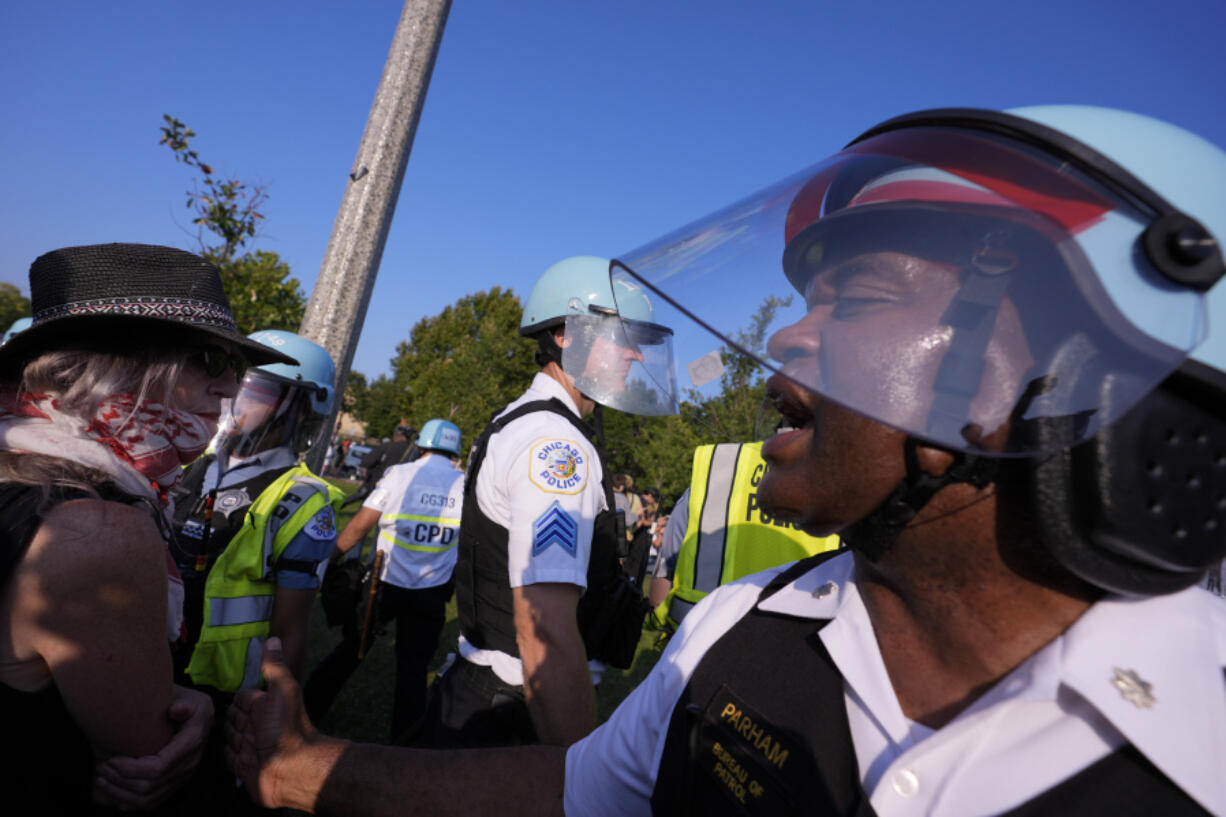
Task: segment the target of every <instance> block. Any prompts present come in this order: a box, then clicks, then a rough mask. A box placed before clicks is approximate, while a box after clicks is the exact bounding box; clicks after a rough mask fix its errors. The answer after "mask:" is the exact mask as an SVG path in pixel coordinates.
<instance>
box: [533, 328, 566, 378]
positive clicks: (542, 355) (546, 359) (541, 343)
mask: <svg viewBox="0 0 1226 817" xmlns="http://www.w3.org/2000/svg"><path fill="white" fill-rule="evenodd" d="M560 325H561V323H559V324H557V326H560ZM555 328H556V326H551V327H548V328H546V329H540V330H538V331H537V332H535V333H534V334H532V335H531V337H532V338H534V339H535V340H536V346H537V349H536V352H534V353H533V355H532V359H533V360H534V361H535V362H536V365H537V368H540V369H543V368H545V367H546V366H548V365H549V364H550V363H556V364H558V366H561V365H562V347H561V346H559V345H558V342H557V340H555V339H554V336H553V330H554V329H555Z"/></svg>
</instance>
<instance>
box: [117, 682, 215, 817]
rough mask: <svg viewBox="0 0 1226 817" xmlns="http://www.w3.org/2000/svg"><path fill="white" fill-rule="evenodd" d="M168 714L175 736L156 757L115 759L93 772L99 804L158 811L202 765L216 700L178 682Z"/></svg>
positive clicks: (129, 809) (128, 809)
mask: <svg viewBox="0 0 1226 817" xmlns="http://www.w3.org/2000/svg"><path fill="white" fill-rule="evenodd" d="M166 716H167V718H169V719H170V721H171V722H172V723H173V724H175V734H174V737H172V738H171V739H170V742H169V743H167V744H166V745H165V746H163V747H162V749H161V751H159V752H158V753H157V754H156V755H148V756H146V757H139V758H132V757H112V758H110V759H108V760H105V761H103V762H102V763H99V764H98V766H97V768H96V769H95V770H94V790H93V797H94V801H95V802H96V803H99V804H100V805H104V806H111V807H113V808H118V809H121V810H123V811H131V810H140V811H147V810H149V809H153V808H155V807H157V806H159V805H161V804H162V803H164V802H165V801H166V800H167V798H169V797H170V796H171V795H172V794H174V793H175V792H176V791H178V789H179V788H180V787H181V786H183V784H185V783H186V782H187V781H188V780H189V779H190V778H191V776H192V773H193V772H195V770H196V767H197V766H198V765H199V764H200V758H201V756H202V754H203V751H204V744H205V741H206V740H207V739H208V736H209V730H210V728H211V727H212V725H213V702H212V700H210V699H209V696H208V695H206V694H204V693H203V692H198V691H197V690H194V689H187V688H186V687H181V686H179V685H177V684H176V685H175V687H174V693H173V695H172V697H171V699H170V706H169V708H168V709H167V710H166Z"/></svg>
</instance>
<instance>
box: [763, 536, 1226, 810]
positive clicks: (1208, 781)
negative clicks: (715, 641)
mask: <svg viewBox="0 0 1226 817" xmlns="http://www.w3.org/2000/svg"><path fill="white" fill-rule="evenodd" d="M758 606H759V609H762V610H765V611H768V612H773V613H783V614H785V615H790V616H796V617H800V618H811V619H835V620H836V621H835V623H838V617H839V614H840V612H842V611H844V610H845V611H846V613H847V614H849V615H848V616H847V617H848V618H849V619H850V620H852V621H851V622H850V623H854V622H855V620H858V619H859V618H860V616H859V615H858V614H859V613H860V612H861V611H862V610H863V603H862V602H860V600H859V593H858V590H857V589H856V586H855V563H854V560H853V559H852V556H851V554H850V553H846V554H843V555H840V556H837V557H835V558H833V559H829V560H827V561H825V562H822V563H821V564H820V565H818V566H817V567H816V568H814V569H813V570H810V571H809V572H807V573H805V574H804V575H803V576H800V577H799V578H797V579H796V580H795V581H793V582H792V583H791V584H789V585H786V586H785V587H783V588H782V589H780V590H779V591H778V592H776V593H775V594H774V595H772V596H771V597H770V598H768V599H766V600H765V601H763V602H762V603H761V604H759V605H758ZM865 618H866V616H865ZM832 627H834V624H833V623H832V624H831V625H830V626H828V627H826V628H823V630H822V635H823V641H827V636H830V637H834V636H835V635H836V633H835V632H834V631H832V632H830V633H827V630H831V628H832ZM858 636H859V637H861V638H866V639H873V640H874V643H872V644H861V645H860V646H861V648H867V649H866V650H864V651H866V652H867V653H870V654H877V650H876V644H875V636H873V634H872V628H871V626H869V627H867V628H866V629H863V631H862V632H859V633H858ZM827 646H828V647H831V648H832V649H831V652H832V653H833V652H834V651H835V649H834V648H837V647H836V645H830V644H828V645H827ZM878 660H880V659H878ZM837 663H839V662H838V661H837V660H836V664H837ZM1223 665H1226V604H1224V603H1223V601H1222V600H1221V599H1218V598H1216V597H1215V596H1213V595H1212V594H1210V593H1207V592H1205V591H1204V590H1202V589H1201V588H1199V587H1191V588H1188V589H1187V590H1184V591H1182V592H1179V593H1175V594H1172V595H1168V596H1156V597H1152V598H1145V599H1129V598H1124V597H1120V596H1108V597H1106V598H1104V599H1102V600H1100V601H1098V602H1097V603H1096V604H1094V605H1093V606H1092V607H1090V609H1089V610H1087V611H1086V612H1085V614H1083V615H1082V616H1081V618H1079V619H1078V620H1077V621H1076V622H1074V624H1073V626H1072V627H1070V628H1069V629H1068V630H1067V631H1065V633H1064V634H1063V635H1062V636H1060V637H1059V638H1058V639H1056V640H1055V641H1053V642H1052V643H1051V644H1049V645H1047V646H1046V647H1044V648H1043V649H1042V650H1040V651H1039V652H1038V653H1036V654H1035V655H1034V656H1031V658H1030V659H1028V660H1027V661H1026V662H1023V664H1022V665H1021V666H1019V667H1018V668H1017V669H1016V670H1014V671H1013V673H1010V676H1008V677H1009V678H1013V677H1014V676H1019V677H1020V676H1024V678H1023V680H1024V679H1025V678H1030V679H1031V680H1029V681H1027V682H1026V684H1025V685H1026V686H1027V687H1028V691H1027V693H1026V694H1025V695H1024V696H1023V697H1034V696H1035V695H1041V696H1047V695H1054V694H1055V692H1056V690H1057V689H1058V687H1059V686H1060V685H1063V686H1065V687H1067V688H1068V689H1071V690H1073V691H1075V692H1076V693H1077V694H1078V695H1080V696H1081V697H1082V698H1083V699H1084V700H1085V701H1086V702H1087V703H1089V704H1090V705H1091V706H1093V707H1094V708H1095V709H1096V710H1098V712H1099V713H1100V714H1101V715H1102V716H1103V717H1104V718H1106V719H1107V720H1108V721H1110V723H1111V725H1112V726H1113V727H1114V728H1116V729H1117V730H1118V731H1119V732H1120V733H1121V734H1122V735H1124V737H1125V738H1126V739H1127V740H1128V742H1129V743H1131V744H1133V745H1134V746H1135V747H1136V748H1137V749H1138V750H1139V751H1140V752H1141V753H1142V754H1144V755H1145V756H1146V757H1147V758H1148V759H1149V760H1150V762H1151V763H1153V764H1154V765H1155V766H1157V767H1158V768H1159V769H1161V770H1162V772H1163V774H1165V775H1166V776H1167V777H1169V778H1170V779H1171V780H1173V781H1174V782H1175V783H1176V784H1177V785H1179V787H1180V788H1182V789H1183V790H1184V791H1186V792H1188V793H1189V794H1190V795H1191V796H1192V797H1193V798H1195V799H1196V800H1197V801H1199V802H1200V803H1201V804H1202V805H1204V806H1205V807H1206V808H1208V809H1209V810H1210V811H1213V812H1215V813H1226V775H1223V774H1222V771H1221V762H1222V761H1221V759H1222V758H1223V757H1226V728H1223V725H1224V724H1226V676H1224V674H1223ZM840 670H842V667H840ZM1117 670H1118V672H1117ZM869 674H870V675H871V673H869ZM1031 676H1035V678H1037V680H1035V678H1031ZM871 680H872V679H851V678H848V679H847V681H848V682H849V683H851V684H852V685H853V688H858V687H862V686H866V685H868V684H869V682H870V681H871ZM864 693H867V694H869V695H871V694H872V690H871V688H865V689H863V690H862V694H864ZM874 697H877V698H880V697H881V696H874ZM889 697H890V698H891V699H893V700H895V701H896V700H897V699H896V698H895V697H894V696H893V692H892V690H890V691H889ZM985 697H992V696H991V695H990V694H989V696H985Z"/></svg>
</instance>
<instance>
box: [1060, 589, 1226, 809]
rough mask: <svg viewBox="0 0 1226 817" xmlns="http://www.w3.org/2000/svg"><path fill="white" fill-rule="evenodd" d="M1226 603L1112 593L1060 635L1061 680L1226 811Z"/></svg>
mask: <svg viewBox="0 0 1226 817" xmlns="http://www.w3.org/2000/svg"><path fill="white" fill-rule="evenodd" d="M1224 645H1226V605H1223V603H1222V601H1221V600H1220V599H1217V598H1215V597H1214V596H1212V595H1210V594H1208V593H1206V592H1205V591H1203V590H1201V589H1200V588H1198V587H1191V588H1188V589H1187V590H1184V591H1182V592H1179V593H1174V594H1171V595H1168V596H1157V597H1153V598H1147V599H1130V598H1124V597H1120V596H1109V597H1107V598H1105V599H1103V600H1101V601H1099V602H1098V603H1097V604H1095V605H1094V606H1093V607H1091V608H1090V609H1089V610H1088V611H1086V613H1085V614H1084V615H1083V616H1082V617H1081V618H1080V619H1078V620H1077V621H1076V622H1075V623H1074V624H1073V626H1072V627H1070V628H1069V629H1068V630H1067V631H1066V632H1065V633H1064V635H1063V636H1062V637H1061V639H1060V645H1059V646H1060V658H1061V663H1062V670H1061V681H1062V683H1063V684H1064V685H1065V686H1067V687H1068V688H1070V689H1072V690H1074V691H1076V692H1077V693H1078V694H1079V695H1081V696H1082V698H1084V699H1085V700H1086V701H1087V702H1088V703H1089V704H1090V705H1091V706H1093V707H1094V708H1095V709H1097V710H1098V711H1099V712H1100V713H1101V714H1102V715H1103V717H1105V718H1106V719H1107V720H1109V721H1110V722H1111V725H1112V726H1114V727H1115V728H1116V729H1118V730H1119V731H1120V733H1121V734H1123V735H1124V736H1125V737H1126V738H1127V739H1128V741H1129V742H1130V743H1132V744H1133V745H1134V746H1136V747H1137V749H1139V750H1140V751H1141V753H1142V754H1144V755H1145V756H1146V757H1147V758H1149V760H1150V762H1152V763H1153V764H1154V765H1155V766H1157V767H1158V768H1159V769H1161V770H1162V772H1163V773H1164V774H1165V775H1166V776H1167V777H1169V778H1171V780H1173V781H1175V783H1177V784H1178V785H1179V786H1180V788H1182V789H1184V790H1185V791H1186V792H1188V793H1189V794H1191V795H1192V796H1193V797H1194V798H1195V799H1196V800H1198V801H1199V802H1200V803H1201V804H1202V805H1204V806H1205V807H1207V808H1208V809H1209V810H1210V811H1213V812H1215V813H1226V775H1223V774H1222V758H1223V757H1226V677H1224V676H1223V670H1222V668H1223V664H1224V663H1226V646H1224Z"/></svg>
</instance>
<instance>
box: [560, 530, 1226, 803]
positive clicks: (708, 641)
mask: <svg viewBox="0 0 1226 817" xmlns="http://www.w3.org/2000/svg"><path fill="white" fill-rule="evenodd" d="M782 569H783V568H777V569H774V570H770V571H766V572H764V573H759V574H756V575H754V576H749V577H747V578H745V579H743V580H741V581H739V582H736V583H733V584H729V585H725V586H723V587H721V588H719V589H717V590H716V591H715V592H713V593H712V594H711V595H710V596H708V597H707V598H706V599H704V600H703V601H702V602H701V603H700V604H699V605H698V606H697V607H695V608H694V610H693V611H691V612H690V614H689V615H688V616H686V618H685V621H684V622H682V626H681V629H680V630H679V631H678V632H677V635H676V636H674V638H673V639H672V642H671V643H670V644H669V646H668V649H667V650H666V651H665V653H664V655H663V656H661V658H660V660H659V662H658V663H657V664H656V666H655V668H654V669H653V670H652V672H651V674H650V675H648V677H647V678H646V680H644V681H643V683H642V684H640V685H639V687H638V688H637V689H635V690H634V692H633V693H631V695H630V696H629V697H628V698H627V699H626V700H625V701H624V702H623V703H622V705H621V706H620V707H619V708H618V709H617V711H616V712H615V713H614V714H613V716H612V717H611V718H610V719H609V721H608V722H606V723H605V724H603V725H601V726H600V727H598V728H597V729H596V731H594V732H593V733H592V734H590V735H589V736H588V737H586V738H584V739H583V740H581V741H579V742H578V743H576V744H575V745H574V746H572V747H571V748H570V749H569V750H568V751H567V754H566V799H565V808H566V814H567V815H570V816H571V817H575V816H576V815H597V814H600V815H604V814H607V815H632V814H650V813H651V804H650V800H651V793H652V789H653V787H654V783H655V776H656V769H657V768H658V767H659V764H660V757H661V754H662V752H663V749H664V739H665V735H666V732H667V729H668V722H669V719H670V717H671V715H672V710H673V707H674V705H675V704H676V702H677V699H678V696H679V695H680V694H681V692H682V690H683V689H684V688H685V685H686V683H687V681H688V679H689V677H690V675H691V674H692V673H693V671H694V668H695V666H697V664H698V662H699V660H700V659H701V658H702V656H703V654H704V653H705V652H706V651H707V649H708V648H709V647H710V646H711V645H712V644H714V643H715V641H717V640H718V639H719V638H720V636H722V635H723V634H724V633H725V632H726V631H727V630H728V629H729V628H731V627H732V625H733V624H735V623H736V622H737V621H738V620H739V619H740V618H741V616H743V615H744V614H745V613H747V612H748V611H749V610H750V609H751V608H752V607H753V605H754V603H755V601H756V600H757V597H758V594H759V593H760V592H761V589H762V588H763V587H765V586H766V584H767V583H768V582H769V581H770V579H771V578H773V577H774V576H775V575H777V574H778V573H779V572H780V571H781V570H782ZM854 573H855V570H854V562H853V560H852V557H851V554H845V555H842V556H839V557H836V558H833V559H831V560H829V561H827V562H825V563H823V564H822V565H820V566H818V567H817V568H816V569H814V570H812V571H810V572H809V573H807V574H805V575H804V576H801V577H800V578H799V579H797V580H796V581H795V582H793V583H792V584H790V585H788V586H787V587H784V588H783V589H781V590H780V591H779V592H778V593H776V594H775V595H774V596H772V597H771V598H770V599H768V600H767V601H766V602H764V603H763V604H762V609H764V610H768V611H774V612H781V613H786V614H788V615H792V616H803V617H806V618H813V619H833V620H832V621H830V623H829V624H827V625H826V626H825V627H823V628H822V630H821V638H822V642H823V644H824V645H825V647H826V649H827V651H828V652H829V653H830V656H831V658H832V659H833V660H834V662H835V664H836V666H837V667H838V669H839V671H840V672H841V673H842V675H843V678H844V690H845V696H844V697H845V701H846V705H847V714H848V721H849V723H850V727H851V735H852V742H853V744H854V747H855V751H856V757H857V760H858V762H859V767H860V774H861V780H862V782H863V783H864V787H865V791H867V792H868V793H869V796H870V800H871V802H872V806H873V809H874V810H875V811H876V812H877V814H878V815H880V817H891V816H892V815H920V814H923V815H941V817H970V815H984V814H997V813H1000V812H1003V811H1007V810H1008V809H1011V808H1013V807H1015V806H1017V805H1019V804H1021V803H1024V802H1026V801H1027V800H1029V799H1031V798H1032V797H1033V796H1034V795H1036V794H1038V793H1041V792H1042V791H1045V790H1046V789H1048V788H1050V787H1051V786H1053V785H1055V784H1056V783H1058V782H1060V781H1061V780H1063V779H1065V778H1067V777H1069V776H1070V775H1072V774H1074V773H1075V772H1078V771H1080V770H1081V769H1083V768H1085V767H1086V766H1088V765H1090V764H1091V763H1093V762H1094V761H1096V760H1098V759H1100V758H1102V757H1103V756H1105V755H1107V754H1108V753H1109V752H1111V751H1112V750H1114V749H1115V748H1116V747H1118V746H1120V745H1122V744H1123V743H1124V742H1125V741H1126V740H1127V741H1128V742H1131V743H1132V744H1133V745H1134V746H1136V748H1137V749H1139V750H1140V751H1141V752H1142V753H1143V754H1144V755H1145V756H1146V757H1147V758H1148V759H1149V760H1150V762H1151V763H1153V764H1154V765H1155V766H1156V767H1158V769H1160V770H1161V771H1162V773H1163V774H1165V775H1166V776H1167V777H1169V778H1170V779H1171V780H1173V781H1174V782H1175V783H1176V784H1177V785H1178V786H1180V787H1181V788H1182V789H1183V790H1184V791H1185V792H1187V793H1188V794H1189V795H1190V796H1191V797H1192V798H1193V799H1195V800H1196V801H1197V802H1199V803H1200V804H1201V805H1202V806H1204V807H1205V808H1206V809H1208V810H1209V811H1210V812H1213V813H1215V814H1226V774H1223V773H1222V769H1223V766H1222V763H1223V760H1222V759H1223V758H1226V679H1224V678H1223V672H1222V667H1223V666H1224V665H1226V606H1224V605H1222V603H1221V601H1220V600H1218V599H1215V598H1214V597H1213V596H1211V595H1210V594H1208V593H1206V592H1205V591H1204V590H1202V589H1200V588H1198V587H1192V588H1189V589H1187V590H1184V591H1183V592H1180V593H1176V594H1174V595H1170V596H1159V597H1156V598H1151V599H1140V600H1136V599H1125V598H1122V597H1116V596H1109V597H1107V598H1104V599H1103V600H1101V601H1099V602H1098V603H1097V604H1095V605H1094V606H1093V607H1091V608H1090V609H1089V610H1088V611H1087V612H1086V613H1085V614H1084V615H1083V616H1082V617H1081V618H1080V619H1078V620H1077V622H1076V623H1074V624H1073V626H1072V627H1070V628H1069V629H1068V630H1067V631H1066V632H1065V633H1064V634H1063V635H1062V636H1060V637H1059V638H1056V639H1055V640H1054V641H1052V642H1051V643H1049V644H1048V645H1046V646H1045V647H1044V648H1043V649H1041V650H1039V651H1038V652H1037V653H1035V654H1034V655H1032V656H1031V657H1030V658H1029V659H1027V660H1026V661H1025V662H1023V663H1022V664H1021V665H1020V666H1019V667H1018V668H1017V669H1015V670H1014V671H1013V672H1012V673H1010V674H1009V675H1008V676H1006V677H1005V678H1003V679H1001V681H1000V682H999V683H998V684H997V685H996V686H995V687H993V689H991V690H990V691H989V692H987V693H986V694H985V695H984V696H983V697H982V698H980V699H979V700H978V701H976V702H975V703H974V704H972V705H971V706H970V707H969V708H968V709H967V710H965V711H963V712H962V713H961V714H959V715H958V716H957V717H956V718H954V720H953V721H951V722H950V723H948V724H946V725H945V726H944V727H943V728H941V729H939V730H935V731H934V730H931V729H927V728H926V727H923V726H921V725H919V724H915V723H914V722H912V721H910V720H908V719H907V718H906V717H905V716H904V715H903V713H902V709H901V707H900V705H899V703H898V700H897V698H896V697H895V695H894V690H893V687H892V686H891V684H890V680H889V676H888V675H887V674H886V670H885V664H884V662H883V660H882V658H881V654H880V652H879V651H878V649H877V640H876V637H875V636H874V634H873V629H872V625H871V623H870V621H869V619H868V614H867V612H866V611H865V608H864V604H863V602H862V601H861V598H860V594H859V592H858V590H857V587H856V583H855V576H854ZM1142 682H1143V683H1142ZM1145 684H1148V687H1146V686H1145Z"/></svg>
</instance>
